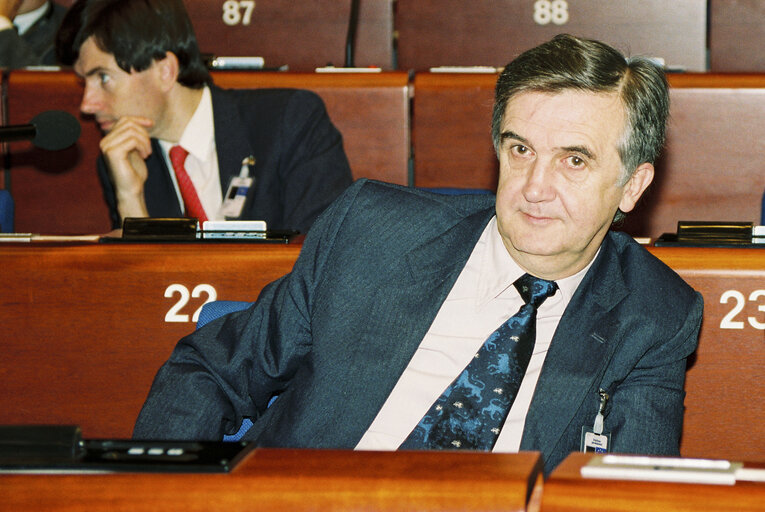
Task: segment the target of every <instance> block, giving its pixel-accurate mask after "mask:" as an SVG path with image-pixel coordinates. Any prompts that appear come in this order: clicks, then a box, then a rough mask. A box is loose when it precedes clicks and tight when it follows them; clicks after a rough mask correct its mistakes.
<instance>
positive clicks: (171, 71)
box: [156, 52, 180, 91]
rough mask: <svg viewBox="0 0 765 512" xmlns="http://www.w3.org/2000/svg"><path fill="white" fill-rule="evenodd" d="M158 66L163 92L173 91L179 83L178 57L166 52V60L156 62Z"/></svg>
mask: <svg viewBox="0 0 765 512" xmlns="http://www.w3.org/2000/svg"><path fill="white" fill-rule="evenodd" d="M156 65H157V71H158V73H159V75H158V76H159V80H160V82H161V84H162V88H163V90H166V91H168V90H170V89H172V88H173V87H174V86H175V83H176V82H177V81H178V73H179V72H180V69H179V65H178V57H176V56H175V54H174V53H173V52H165V58H164V59H162V60H158V61H156Z"/></svg>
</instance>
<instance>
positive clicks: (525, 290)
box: [513, 274, 558, 308]
mask: <svg viewBox="0 0 765 512" xmlns="http://www.w3.org/2000/svg"><path fill="white" fill-rule="evenodd" d="M513 284H514V285H515V288H516V289H517V290H518V293H520V294H521V297H523V300H524V302H526V304H531V305H532V306H534V307H535V308H536V307H539V306H540V305H541V304H542V303H543V302H544V301H545V299H546V298H547V297H551V296H552V295H555V290H557V289H558V284H557V283H556V282H555V281H547V280H545V279H540V278H538V277H534V276H532V275H531V274H523V275H522V276H521V277H519V278H518V280H517V281H516V282H515V283H513Z"/></svg>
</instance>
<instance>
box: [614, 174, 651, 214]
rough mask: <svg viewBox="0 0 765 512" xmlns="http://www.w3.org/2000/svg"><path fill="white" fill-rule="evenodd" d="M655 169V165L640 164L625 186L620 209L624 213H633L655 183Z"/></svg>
mask: <svg viewBox="0 0 765 512" xmlns="http://www.w3.org/2000/svg"><path fill="white" fill-rule="evenodd" d="M653 175H654V167H653V164H650V163H648V162H645V163H643V164H640V165H639V166H638V168H637V169H635V172H634V173H633V174H632V177H631V178H630V179H629V181H628V182H627V184H626V185H625V186H624V191H623V192H622V200H621V202H619V209H620V210H621V211H623V212H624V213H627V212H629V211H632V209H633V208H634V207H635V205H636V204H637V202H638V199H640V196H642V195H643V192H645V189H647V188H648V185H650V184H651V182H652V181H653Z"/></svg>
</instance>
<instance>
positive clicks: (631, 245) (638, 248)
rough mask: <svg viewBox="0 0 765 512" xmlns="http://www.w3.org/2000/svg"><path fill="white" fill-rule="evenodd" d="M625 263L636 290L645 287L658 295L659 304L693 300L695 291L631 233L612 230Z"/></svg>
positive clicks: (630, 283)
mask: <svg viewBox="0 0 765 512" xmlns="http://www.w3.org/2000/svg"><path fill="white" fill-rule="evenodd" d="M609 238H610V240H611V241H612V242H613V243H614V245H615V246H616V249H617V254H618V255H619V260H620V261H621V263H622V265H621V268H622V275H623V277H624V280H625V282H626V283H627V285H628V286H629V287H630V288H631V289H633V290H636V289H637V290H645V291H646V293H650V294H651V295H654V296H655V297H656V302H657V305H660V306H661V307H663V306H671V305H672V303H673V302H674V303H675V304H676V303H677V301H678V300H680V301H687V302H693V301H695V300H696V297H697V295H698V292H696V291H695V290H694V289H693V288H692V287H691V286H690V285H689V284H688V283H686V282H685V280H684V279H683V278H682V277H680V275H678V273H677V272H675V270H673V269H672V268H671V267H669V265H667V264H666V263H664V262H663V261H662V260H660V259H659V258H657V257H656V256H654V255H653V254H651V253H650V252H649V251H648V250H647V249H646V248H645V247H643V246H642V245H640V244H639V243H637V242H636V241H635V240H634V239H633V238H632V237H631V236H629V235H627V234H625V233H621V232H610V233H609Z"/></svg>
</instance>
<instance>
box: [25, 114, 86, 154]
mask: <svg viewBox="0 0 765 512" xmlns="http://www.w3.org/2000/svg"><path fill="white" fill-rule="evenodd" d="M31 124H32V125H34V127H35V130H36V133H35V138H34V139H32V144H34V145H35V146H37V147H38V148H42V149H47V150H49V151H58V150H60V149H66V148H68V147H69V146H71V145H72V144H74V143H75V142H77V139H78V138H79V137H80V122H79V121H78V120H77V118H75V117H74V116H73V115H72V114H70V113H68V112H64V111H63V110H48V111H47V112H42V113H40V114H37V115H36V116H35V117H34V119H32V122H31Z"/></svg>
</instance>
